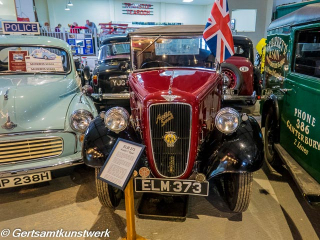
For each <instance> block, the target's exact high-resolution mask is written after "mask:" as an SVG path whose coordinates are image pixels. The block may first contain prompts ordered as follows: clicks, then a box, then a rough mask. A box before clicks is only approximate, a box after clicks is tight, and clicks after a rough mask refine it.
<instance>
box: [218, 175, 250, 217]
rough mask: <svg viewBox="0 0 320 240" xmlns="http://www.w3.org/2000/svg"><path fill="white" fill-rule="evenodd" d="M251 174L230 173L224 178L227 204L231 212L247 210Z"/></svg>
mask: <svg viewBox="0 0 320 240" xmlns="http://www.w3.org/2000/svg"><path fill="white" fill-rule="evenodd" d="M252 179H253V176H252V173H230V174H226V175H225V177H224V189H225V197H226V201H227V204H228V206H229V208H230V210H231V211H232V212H235V213H241V212H244V211H246V210H247V209H248V207H249V203H250V199H251V192H252Z"/></svg>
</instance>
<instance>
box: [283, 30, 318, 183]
mask: <svg viewBox="0 0 320 240" xmlns="http://www.w3.org/2000/svg"><path fill="white" fill-rule="evenodd" d="M318 25H319V24H318ZM292 40H293V41H292V45H293V46H292V55H291V66H290V69H289V73H288V74H287V76H286V78H285V80H284V84H283V87H282V88H281V89H280V91H281V92H282V94H283V95H284V96H283V101H282V107H281V109H282V110H281V112H280V119H281V122H280V144H281V145H282V146H283V147H284V148H285V150H286V151H287V152H288V153H289V154H290V155H291V156H292V157H293V158H294V159H295V160H296V161H297V162H298V163H299V164H300V165H301V166H302V167H303V168H304V169H305V170H306V171H307V172H308V173H309V174H310V175H311V176H312V177H314V178H315V179H316V180H317V181H318V182H320V111H319V105H318V104H320V27H319V26H318V27H317V28H308V29H305V28H303V27H299V28H297V29H295V30H294V31H292Z"/></svg>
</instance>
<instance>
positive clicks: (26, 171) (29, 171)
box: [0, 158, 83, 178]
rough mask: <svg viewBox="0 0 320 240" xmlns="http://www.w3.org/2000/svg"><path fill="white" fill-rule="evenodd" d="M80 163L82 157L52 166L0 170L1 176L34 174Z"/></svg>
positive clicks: (81, 162)
mask: <svg viewBox="0 0 320 240" xmlns="http://www.w3.org/2000/svg"><path fill="white" fill-rule="evenodd" d="M80 164H83V160H82V158H80V159H75V160H72V161H70V162H62V163H59V164H55V165H51V166H41V167H35V168H28V169H21V170H12V171H6V172H0V178H5V177H13V176H20V175H25V174H32V173H37V172H42V171H53V170H57V169H61V168H65V167H71V166H76V165H80Z"/></svg>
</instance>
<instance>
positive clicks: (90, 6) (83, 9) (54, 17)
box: [36, 0, 111, 28]
mask: <svg viewBox="0 0 320 240" xmlns="http://www.w3.org/2000/svg"><path fill="white" fill-rule="evenodd" d="M72 3H73V6H72V7H70V9H71V10H70V11H65V10H64V9H65V7H66V0H36V8H37V12H38V17H39V21H40V22H41V23H44V22H47V21H49V23H50V26H51V27H52V28H54V27H56V26H57V25H58V24H59V23H60V24H62V27H68V24H72V23H73V22H77V23H78V24H79V26H84V25H85V24H86V20H87V19H89V20H90V21H92V22H94V23H95V24H96V25H98V23H103V22H109V21H111V19H110V8H109V1H108V0H90V1H89V0H73V1H72ZM46 4H47V9H48V11H47V13H48V14H46V13H45V11H44V8H45V7H46V6H45V5H46ZM40 11H41V12H42V13H41V14H39V12H40Z"/></svg>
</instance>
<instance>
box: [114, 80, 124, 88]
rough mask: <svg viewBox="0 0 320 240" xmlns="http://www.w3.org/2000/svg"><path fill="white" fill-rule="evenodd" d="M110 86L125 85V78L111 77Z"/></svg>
mask: <svg viewBox="0 0 320 240" xmlns="http://www.w3.org/2000/svg"><path fill="white" fill-rule="evenodd" d="M110 83H111V84H110V85H111V87H123V86H125V85H126V80H124V79H111V80H110Z"/></svg>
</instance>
